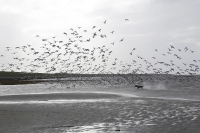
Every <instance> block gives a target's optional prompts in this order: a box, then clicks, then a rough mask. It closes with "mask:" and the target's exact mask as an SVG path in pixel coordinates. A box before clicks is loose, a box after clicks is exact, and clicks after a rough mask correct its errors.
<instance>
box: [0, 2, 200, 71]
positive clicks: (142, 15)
mask: <svg viewBox="0 0 200 133" xmlns="http://www.w3.org/2000/svg"><path fill="white" fill-rule="evenodd" d="M199 7H200V1H199V0H192V1H189V0H0V20H1V21H0V55H3V56H4V57H0V63H1V64H0V65H2V64H4V66H7V65H8V63H12V62H14V61H13V60H12V58H13V57H15V55H13V54H11V53H13V52H15V51H17V50H16V49H15V47H18V46H19V47H21V46H24V45H27V44H29V45H32V47H34V48H38V51H39V52H41V51H40V48H39V47H41V46H42V44H43V42H42V41H41V39H42V38H45V39H49V38H52V37H53V36H56V39H57V40H63V41H67V40H66V36H65V35H63V33H64V32H66V33H68V34H70V33H71V31H70V28H73V29H74V30H76V31H78V32H79V34H81V35H82V34H83V39H86V38H87V39H88V38H91V39H92V33H94V32H97V34H98V35H100V34H106V35H107V38H104V39H102V38H100V37H98V38H96V39H93V41H92V40H91V42H90V43H88V44H86V43H83V44H81V43H79V44H78V45H81V47H85V48H89V49H91V50H92V48H93V47H97V46H103V45H105V46H106V47H107V48H108V49H109V51H111V50H112V51H113V52H112V55H110V59H109V61H108V63H111V64H112V63H113V62H115V58H118V64H117V65H116V67H118V65H120V63H119V62H120V61H123V63H127V64H133V63H132V62H133V60H136V61H137V63H138V64H142V65H143V66H144V70H145V68H146V67H147V64H146V62H145V61H144V60H147V61H148V62H151V63H152V65H154V64H155V63H156V62H162V61H163V62H165V63H168V64H170V63H171V62H170V60H173V63H174V64H175V65H174V66H169V68H170V67H171V68H175V69H177V67H180V68H183V69H187V68H191V67H189V64H195V65H196V66H199V64H200V37H199V36H200V17H199V16H200V8H199ZM125 19H128V20H129V21H125ZM105 20H106V24H104V23H103V22H104V21H105ZM93 26H96V28H95V29H92V27H93ZM78 27H82V28H81V29H78ZM99 29H101V33H98V30H99ZM83 30H87V31H88V32H87V33H84V32H83ZM111 31H114V34H112V33H110V32H111ZM36 35H39V36H40V38H38V37H36ZM84 36H86V37H85V38H84ZM122 38H124V40H123V41H122V42H119V41H120V40H121V39H122ZM67 39H68V38H67ZM112 42H115V45H112V44H111V43H112ZM170 45H172V46H173V47H174V49H173V48H171V46H170ZM5 47H11V49H12V50H11V51H6V48H5ZM185 47H187V48H188V50H187V51H186V52H185V50H184V48H185ZM133 48H135V50H134V51H133V53H132V55H130V52H131V51H132V49H133ZM155 49H157V50H158V52H156V51H155ZM169 49H170V50H171V51H169ZM178 49H179V50H181V51H179V50H178ZM190 50H191V51H195V52H193V53H192V52H191V51H190ZM167 52H170V53H171V54H168V53H167ZM163 54H164V55H163ZM174 54H176V55H178V57H181V59H177V57H176V56H174ZM16 56H17V57H20V56H22V57H25V56H26V54H25V53H23V52H19V53H17V55H16ZM35 56H36V55H35ZM138 56H140V57H142V58H143V59H139V58H138ZM36 57H37V56H36ZM152 57H155V58H156V59H153V58H152ZM33 58H34V57H33ZM194 60H196V61H197V62H195V61H194ZM198 60H199V61H198ZM183 63H185V64H186V65H183ZM111 66H112V65H111ZM135 67H136V68H137V67H139V66H138V65H136V66H135ZM159 67H160V68H163V69H165V66H162V64H160V66H158V67H156V68H157V69H158V68H159ZM2 68H4V67H2ZM169 68H167V69H166V70H169ZM151 69H153V68H151ZM177 71H178V70H177ZM196 73H198V72H196Z"/></svg>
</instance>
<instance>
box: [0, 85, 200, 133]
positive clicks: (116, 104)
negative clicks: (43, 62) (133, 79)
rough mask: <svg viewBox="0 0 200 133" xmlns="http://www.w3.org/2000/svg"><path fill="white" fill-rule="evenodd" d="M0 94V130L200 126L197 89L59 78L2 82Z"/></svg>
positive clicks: (137, 130)
mask: <svg viewBox="0 0 200 133" xmlns="http://www.w3.org/2000/svg"><path fill="white" fill-rule="evenodd" d="M56 85H57V87H55V86H56ZM51 86H53V87H54V89H51ZM27 88H29V89H27ZM47 88H49V89H47ZM189 92H190V93H189ZM1 94H3V95H1V96H0V118H1V120H0V132H2V133H13V132H15V133H23V132H24V133H26V132H30V133H66V132H77V133H82V132H84V133H104V132H108V133H112V132H113V133H115V132H122V133H160V132H162V133H168V132H172V133H173V132H174V133H191V132H192V133H198V132H199V130H200V127H199V123H200V117H199V116H200V102H199V97H198V96H199V92H198V91H196V92H192V91H191V90H190V91H187V90H185V91H177V90H174V91H172V90H168V89H166V90H163V89H161V90H149V89H143V90H139V89H136V88H134V87H130V86H126V87H125V86H124V87H119V86H118V87H116V86H115V87H113V86H112V87H110V86H107V87H105V86H96V87H94V86H82V87H81V86H77V87H76V88H68V89H67V87H66V86H62V87H61V86H59V85H58V84H50V85H44V84H34V85H16V86H1Z"/></svg>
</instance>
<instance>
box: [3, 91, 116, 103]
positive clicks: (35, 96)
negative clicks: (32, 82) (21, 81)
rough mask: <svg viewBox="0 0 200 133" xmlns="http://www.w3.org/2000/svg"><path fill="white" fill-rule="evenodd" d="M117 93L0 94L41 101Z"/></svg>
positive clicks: (112, 95)
mask: <svg viewBox="0 0 200 133" xmlns="http://www.w3.org/2000/svg"><path fill="white" fill-rule="evenodd" d="M117 97H120V96H119V95H117V94H108V93H96V92H71V93H70V92H69V93H44V94H41V93H40V94H39V93H38V94H19V95H4V96H0V102H3V101H42V100H44V101H45V100H73V99H76V100H78V99H105V98H117Z"/></svg>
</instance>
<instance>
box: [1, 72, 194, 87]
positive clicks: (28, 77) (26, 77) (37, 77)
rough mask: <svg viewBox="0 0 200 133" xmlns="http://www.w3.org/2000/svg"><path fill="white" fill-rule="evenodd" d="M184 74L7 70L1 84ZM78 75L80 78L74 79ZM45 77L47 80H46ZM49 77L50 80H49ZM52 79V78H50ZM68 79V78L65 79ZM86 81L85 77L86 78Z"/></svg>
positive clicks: (2, 76) (2, 74)
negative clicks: (71, 72)
mask: <svg viewBox="0 0 200 133" xmlns="http://www.w3.org/2000/svg"><path fill="white" fill-rule="evenodd" d="M156 75H157V76H158V75H159V76H162V75H163V76H164V75H165V76H166V75H167V76H173V77H178V76H183V75H172V74H70V73H27V72H6V71H0V85H17V84H35V83H40V82H48V81H54V82H59V81H61V80H62V78H68V79H67V80H68V81H78V80H83V79H84V78H87V79H88V78H90V77H116V76H122V77H127V76H136V77H137V76H139V77H143V76H156ZM195 76H198V75H192V76H191V75H184V77H195ZM73 77H78V78H79V79H73ZM44 79H45V80H44ZM48 79H49V80H48ZM50 79H51V80H50ZM64 80H66V79H64ZM84 81H85V79H84Z"/></svg>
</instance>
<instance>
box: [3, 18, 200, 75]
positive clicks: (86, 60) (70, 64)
mask: <svg viewBox="0 0 200 133" xmlns="http://www.w3.org/2000/svg"><path fill="white" fill-rule="evenodd" d="M125 21H129V20H128V19H125ZM102 24H103V25H106V24H107V21H106V20H105V21H103V22H102ZM91 31H92V33H90V32H91ZM114 34H115V31H114V30H113V31H110V32H109V33H105V32H103V29H102V28H99V27H98V26H92V27H91V29H88V30H86V29H84V28H83V27H75V28H71V29H69V31H68V32H63V36H64V37H65V38H66V39H67V40H66V41H64V40H60V39H58V37H56V36H52V37H48V38H42V37H41V36H40V35H36V36H35V39H37V40H39V41H41V42H42V44H41V45H40V48H39V49H38V48H36V47H34V46H33V45H29V44H27V45H24V46H19V47H5V50H6V51H7V52H9V54H11V55H13V57H12V58H13V60H14V61H13V63H12V62H10V63H7V64H1V66H0V69H1V71H23V72H32V73H33V72H34V73H36V72H39V71H42V72H45V73H79V74H113V73H118V74H146V73H154V74H176V75H195V74H197V73H198V72H199V66H198V63H199V62H200V60H196V59H194V60H192V61H191V62H192V63H184V62H183V64H182V65H183V66H184V69H183V67H182V66H178V65H177V64H176V60H183V59H182V57H181V56H180V55H179V53H181V52H184V53H185V54H193V53H195V51H193V50H191V49H189V48H188V47H185V48H181V49H180V48H175V46H172V45H170V46H169V48H168V49H167V52H166V53H164V54H161V55H162V56H166V58H167V59H171V57H173V60H169V61H168V60H164V61H163V60H162V61H159V60H156V59H157V57H154V56H153V57H152V58H151V60H150V61H148V60H147V59H145V58H144V57H142V56H140V55H136V51H137V47H134V48H130V49H131V50H130V52H129V53H127V54H129V56H130V59H131V60H132V62H129V63H126V62H123V60H119V59H118V58H115V57H114V58H113V57H112V54H113V53H114V52H115V51H113V50H112V48H113V47H115V46H116V45H117V44H119V43H123V45H125V43H124V40H125V39H124V38H123V37H122V38H120V39H118V40H116V41H113V42H109V43H108V44H105V45H101V46H95V44H94V45H90V44H93V43H94V42H93V40H95V39H96V38H97V40H99V39H106V38H109V36H113V35H114ZM88 44H89V45H90V46H89V45H88ZM88 46H89V48H87V47H88ZM118 46H119V45H117V47H118ZM120 46H122V45H120ZM153 52H159V50H158V49H155V51H153ZM5 56H6V55H3V54H2V55H0V60H3V59H4V58H5ZM21 56H23V57H21ZM169 56H170V58H168V57H169ZM163 68H165V69H163Z"/></svg>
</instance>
